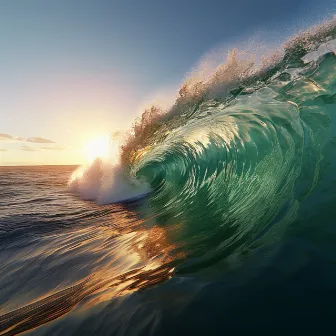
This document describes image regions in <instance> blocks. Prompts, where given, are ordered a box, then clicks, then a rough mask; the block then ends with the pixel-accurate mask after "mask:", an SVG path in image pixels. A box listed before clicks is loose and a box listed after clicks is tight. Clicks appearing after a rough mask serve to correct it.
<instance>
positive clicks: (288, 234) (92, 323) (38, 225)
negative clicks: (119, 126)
mask: <svg viewBox="0 0 336 336" xmlns="http://www.w3.org/2000/svg"><path fill="white" fill-rule="evenodd" d="M251 57H252V56H251ZM252 58H253V57H252ZM252 58H250V57H249V55H247V54H246V53H240V52H239V50H237V49H233V50H232V51H231V52H230V53H229V55H228V56H227V58H226V61H225V62H224V63H223V64H220V65H218V66H217V67H216V68H215V69H214V70H213V71H211V72H210V73H209V72H206V71H203V70H204V68H203V70H202V69H201V70H202V71H199V72H197V73H194V74H192V76H190V77H189V78H187V79H186V81H185V83H184V85H183V86H182V87H181V89H180V91H179V97H178V98H177V100H176V102H175V103H174V104H173V105H172V106H171V108H170V109H169V111H166V112H165V113H163V114H162V113H158V111H157V109H156V108H154V107H153V108H151V109H149V110H147V111H145V113H144V114H143V115H142V118H141V119H139V120H138V121H137V123H135V126H134V130H133V133H131V135H130V137H129V139H128V141H127V142H126V144H125V145H124V146H123V147H122V148H121V151H122V153H121V158H120V160H119V161H118V160H116V161H114V163H113V162H112V163H111V162H106V160H104V159H101V158H97V159H96V160H95V161H94V162H92V163H91V164H89V165H86V166H84V167H79V168H78V167H74V166H40V167H0V335H15V334H18V333H22V332H25V333H26V334H32V335H224V334H228V335H260V334H264V335H285V334H286V335H291V334H299V335H308V334H319V335H320V334H322V335H324V334H333V333H334V332H335V322H334V321H335V311H336V308H335V307H336V305H335V303H336V22H335V20H332V21H329V22H326V23H324V24H322V25H320V26H317V27H312V28H311V29H309V30H308V31H306V32H301V33H299V34H298V35H296V36H294V37H293V38H292V39H291V40H289V41H287V42H286V43H285V44H284V45H283V46H282V49H281V50H280V51H277V52H275V53H273V54H272V53H271V54H270V55H268V56H267V57H266V56H265V57H264V58H262V59H261V60H260V61H259V62H257V61H256V60H255V59H253V61H251V59H252Z"/></svg>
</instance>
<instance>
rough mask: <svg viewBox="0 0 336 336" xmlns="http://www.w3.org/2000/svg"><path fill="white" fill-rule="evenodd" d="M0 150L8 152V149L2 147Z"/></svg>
mask: <svg viewBox="0 0 336 336" xmlns="http://www.w3.org/2000/svg"><path fill="white" fill-rule="evenodd" d="M0 152H8V150H7V149H4V148H0Z"/></svg>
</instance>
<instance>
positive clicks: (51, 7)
mask: <svg viewBox="0 0 336 336" xmlns="http://www.w3.org/2000/svg"><path fill="white" fill-rule="evenodd" d="M335 7H336V5H335V4H334V1H333V0H324V1H315V0H314V1H309V0H308V1H307V0H281V1H280V0H279V1H275V0H268V1H266V0H240V1H226V0H218V1H217V0H207V1H205V0H203V1H198V0H189V1H186V0H169V1H167V0H166V1H163V0H150V1H149V0H142V1H140V0H133V1H131V0H118V1H117V0H109V1H107V0H58V1H46V0H0V50H1V52H0V165H25V164H82V163H84V162H85V161H86V160H87V159H88V157H89V156H90V155H89V154H90V153H88V150H87V148H89V151H90V150H91V152H92V144H93V143H96V144H97V145H99V141H97V139H100V138H102V137H106V135H108V134H111V133H114V132H116V131H118V130H125V129H128V128H129V127H130V126H131V124H132V121H133V120H134V118H135V117H136V116H138V115H139V114H140V112H141V108H142V107H144V106H145V105H146V104H147V103H149V102H150V101H151V100H152V99H153V98H156V97H162V100H163V101H164V100H165V97H169V99H171V97H173V96H174V93H175V92H176V91H178V86H179V84H181V83H182V81H183V78H184V76H185V74H186V73H188V72H190V71H191V70H192V68H193V67H194V66H195V65H196V64H197V62H198V61H199V60H200V59H201V58H202V56H204V55H205V54H207V53H208V52H209V51H211V50H213V49H214V48H217V47H218V46H222V45H225V46H230V45H232V46H235V44H236V43H237V41H243V40H248V39H249V38H250V37H251V36H253V35H254V34H255V33H256V32H258V33H260V32H262V35H263V36H264V39H265V41H267V43H270V44H274V45H277V44H280V43H281V40H282V39H283V38H285V37H286V36H290V35H292V34H293V33H294V32H295V31H297V30H298V29H300V28H304V27H307V26H309V25H310V24H312V23H314V22H315V21H318V20H321V19H322V18H324V17H326V16H330V15H332V14H333V13H334V12H335V11H334V9H335ZM167 99H168V98H167ZM90 144H91V145H90ZM91 154H92V153H91Z"/></svg>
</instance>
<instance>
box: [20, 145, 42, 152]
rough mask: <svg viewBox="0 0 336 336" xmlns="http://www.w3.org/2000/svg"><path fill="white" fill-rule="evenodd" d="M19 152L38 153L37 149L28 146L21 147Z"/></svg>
mask: <svg viewBox="0 0 336 336" xmlns="http://www.w3.org/2000/svg"><path fill="white" fill-rule="evenodd" d="M21 150H23V151H26V152H38V151H39V150H38V149H37V148H33V147H29V146H21Z"/></svg>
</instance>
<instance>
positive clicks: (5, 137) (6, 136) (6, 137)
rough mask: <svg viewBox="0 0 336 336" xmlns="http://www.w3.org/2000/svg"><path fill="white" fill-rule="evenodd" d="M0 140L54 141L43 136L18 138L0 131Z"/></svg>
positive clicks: (41, 142) (43, 142) (45, 142)
mask: <svg viewBox="0 0 336 336" xmlns="http://www.w3.org/2000/svg"><path fill="white" fill-rule="evenodd" d="M0 142H32V143H40V144H47V143H55V141H53V140H49V139H46V138H43V137H31V138H20V137H16V136H13V135H10V134H7V133H0Z"/></svg>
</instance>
